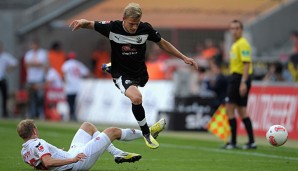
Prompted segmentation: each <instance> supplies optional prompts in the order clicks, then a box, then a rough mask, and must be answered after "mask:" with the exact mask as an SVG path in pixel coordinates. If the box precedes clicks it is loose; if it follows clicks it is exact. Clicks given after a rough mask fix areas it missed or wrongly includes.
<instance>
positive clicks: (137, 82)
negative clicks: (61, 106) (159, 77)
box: [113, 76, 149, 94]
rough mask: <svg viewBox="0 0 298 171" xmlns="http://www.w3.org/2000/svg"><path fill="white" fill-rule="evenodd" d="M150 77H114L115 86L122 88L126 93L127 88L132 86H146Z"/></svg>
mask: <svg viewBox="0 0 298 171" xmlns="http://www.w3.org/2000/svg"><path fill="white" fill-rule="evenodd" d="M148 79H149V77H147V76H144V77H139V78H129V77H126V76H120V77H118V78H113V81H114V83H115V86H116V87H117V88H119V89H120V90H121V92H122V93H123V94H125V92H126V90H127V89H128V88H129V87H130V86H131V85H134V86H140V87H144V86H145V85H146V83H147V82H148Z"/></svg>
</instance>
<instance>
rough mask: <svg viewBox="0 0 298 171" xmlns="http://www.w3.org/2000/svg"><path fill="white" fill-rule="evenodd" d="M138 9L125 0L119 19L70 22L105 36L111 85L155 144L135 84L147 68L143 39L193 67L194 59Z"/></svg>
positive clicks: (153, 145) (143, 79)
mask: <svg viewBox="0 0 298 171" xmlns="http://www.w3.org/2000/svg"><path fill="white" fill-rule="evenodd" d="M141 17H142V10H141V8H140V6H139V4H136V3H129V4H128V5H127V6H126V7H125V9H124V13H123V20H122V21H119V20H116V21H101V22H98V21H88V20H86V19H80V20H74V21H73V22H72V23H71V24H70V26H71V27H72V30H73V31H75V30H77V29H80V28H87V29H94V30H96V31H97V32H99V33H101V34H102V35H104V36H105V37H107V38H109V40H110V44H111V49H112V52H111V53H112V54H111V63H112V68H111V74H112V77H113V81H114V83H115V85H116V86H117V87H118V88H119V89H120V90H121V92H122V93H123V94H125V96H127V97H128V98H129V99H130V100H131V102H132V112H133V114H134V116H135V118H136V120H137V121H138V124H139V126H140V128H141V130H142V133H143V136H144V139H145V142H146V145H147V146H148V147H150V148H153V149H154V148H157V147H158V146H159V144H158V142H156V140H155V139H154V138H153V137H152V136H151V135H150V130H149V127H148V125H147V121H146V117H145V110H144V108H143V106H142V94H141V92H140V91H139V89H138V86H141V87H143V86H145V84H146V83H147V81H148V78H149V77H148V72H147V67H146V65H145V53H146V41H147V40H149V41H153V42H155V43H157V44H158V45H159V47H160V48H161V49H163V50H165V51H166V52H168V53H169V54H171V55H173V56H176V57H178V58H180V59H182V60H183V61H184V62H185V63H186V64H190V65H192V66H193V67H195V68H196V69H197V68H198V66H197V63H196V62H195V61H194V60H193V59H191V58H189V57H186V56H185V55H183V54H182V53H181V52H179V51H178V50H177V49H176V48H175V47H174V46H173V45H172V44H171V43H169V42H168V41H166V40H164V39H163V38H161V36H160V34H159V33H158V31H156V30H154V29H153V27H152V26H151V25H150V24H149V23H147V22H141Z"/></svg>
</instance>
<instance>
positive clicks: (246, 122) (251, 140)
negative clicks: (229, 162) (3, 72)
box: [242, 117, 255, 143]
mask: <svg viewBox="0 0 298 171" xmlns="http://www.w3.org/2000/svg"><path fill="white" fill-rule="evenodd" d="M242 122H243V124H244V126H245V129H246V132H247V134H248V140H249V143H254V142H255V139H254V134H253V130H252V124H251V120H250V118H249V117H247V118H243V119H242Z"/></svg>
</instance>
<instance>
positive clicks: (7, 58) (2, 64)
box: [0, 42, 17, 118]
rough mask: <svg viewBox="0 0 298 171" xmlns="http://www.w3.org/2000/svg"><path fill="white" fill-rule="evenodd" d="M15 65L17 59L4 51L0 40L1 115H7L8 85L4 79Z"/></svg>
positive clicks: (4, 116) (5, 116)
mask: <svg viewBox="0 0 298 171" xmlns="http://www.w3.org/2000/svg"><path fill="white" fill-rule="evenodd" d="M16 66H17V60H16V59H15V57H13V56H12V55H11V54H10V53H8V52H6V51H4V47H3V44H2V42H0V90H1V95H2V117H3V118H7V117H8V111H7V100H8V92H9V91H8V86H7V81H6V78H5V76H6V73H7V72H8V71H10V70H12V69H13V68H15V67H16Z"/></svg>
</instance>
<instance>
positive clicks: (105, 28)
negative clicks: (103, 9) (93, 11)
mask: <svg viewBox="0 0 298 171" xmlns="http://www.w3.org/2000/svg"><path fill="white" fill-rule="evenodd" d="M111 24H112V21H95V23H94V30H96V31H97V32H99V33H100V34H102V35H104V36H105V37H109V34H110V31H111Z"/></svg>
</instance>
